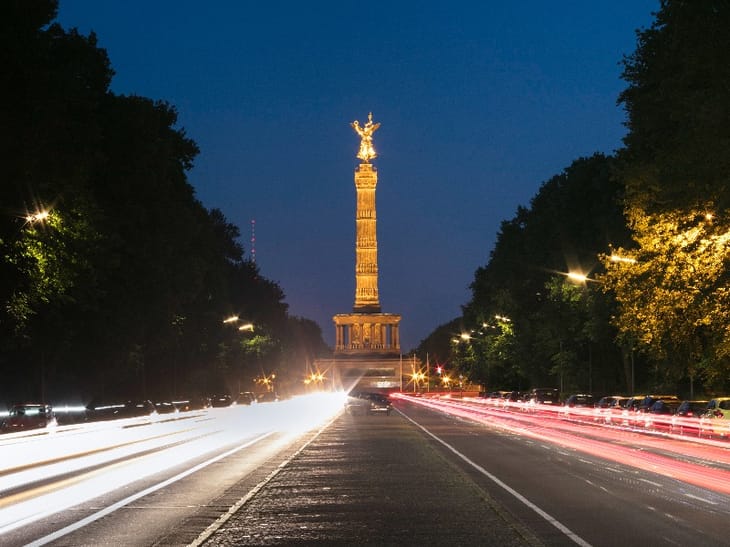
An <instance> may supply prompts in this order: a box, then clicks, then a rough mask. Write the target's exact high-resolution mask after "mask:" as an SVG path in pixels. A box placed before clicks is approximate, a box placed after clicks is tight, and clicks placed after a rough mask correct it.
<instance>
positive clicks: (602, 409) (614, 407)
mask: <svg viewBox="0 0 730 547" xmlns="http://www.w3.org/2000/svg"><path fill="white" fill-rule="evenodd" d="M630 398H631V397H628V396H626V395H608V396H606V397H601V398H600V399H599V400H598V402H597V403H596V406H595V407H594V409H593V419H594V420H595V421H597V422H603V423H606V424H611V423H621V413H622V412H623V409H624V405H625V404H626V403H627V402H628V400H629V399H630Z"/></svg>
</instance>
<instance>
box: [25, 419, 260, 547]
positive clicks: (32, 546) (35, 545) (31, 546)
mask: <svg viewBox="0 0 730 547" xmlns="http://www.w3.org/2000/svg"><path fill="white" fill-rule="evenodd" d="M274 433H275V431H269V432H267V433H264V434H263V435H260V436H258V437H256V438H255V439H252V440H250V441H248V442H246V443H244V444H242V445H239V446H237V447H235V448H232V449H231V450H228V451H227V452H224V453H223V454H219V455H218V456H216V457H214V458H211V459H210V460H206V461H204V462H201V463H199V464H198V465H196V466H194V467H191V468H190V469H187V470H185V471H183V472H182V473H178V474H177V475H175V476H174V477H170V478H169V479H167V480H164V481H162V482H160V483H157V484H154V485H152V486H150V487H148V488H145V489H144V490H141V491H140V492H137V493H136V494H132V495H131V496H128V497H126V498H124V499H123V500H120V501H118V502H116V503H114V504H112V505H110V506H108V507H105V508H104V509H102V510H100V511H97V512H96V513H93V514H91V515H89V516H88V517H86V518H83V519H81V520H79V521H77V522H74V523H73V524H69V525H68V526H66V527H65V528H61V529H60V530H57V531H55V532H53V533H52V534H48V535H47V536H44V537H42V538H39V539H37V540H35V541H33V542H31V543H28V545H27V546H26V547H40V546H41V545H45V544H47V543H50V542H52V541H55V540H57V539H59V538H62V537H63V536H66V535H68V534H70V533H71V532H75V531H76V530H79V529H81V528H83V527H84V526H87V525H89V524H91V523H92V522H94V521H96V520H99V519H100V518H102V517H105V516H106V515H109V514H111V513H113V512H114V511H116V510H118V509H121V508H122V507H124V506H125V505H128V504H130V503H132V502H133V501H137V500H138V499H140V498H143V497H144V496H146V495H148V494H151V493H152V492H156V491H157V490H160V489H162V488H165V487H166V486H169V485H171V484H173V483H175V482H177V481H179V480H181V479H184V478H185V477H187V476H189V475H192V474H193V473H196V472H198V471H200V470H201V469H204V468H205V467H208V466H209V465H211V464H213V463H216V462H217V461H220V460H222V459H223V458H227V457H228V456H230V455H232V454H235V453H236V452H238V451H240V450H243V449H244V448H248V447H249V446H251V445H254V444H256V443H258V442H259V441H262V440H264V439H265V438H266V437H269V436H271V435H273V434H274Z"/></svg>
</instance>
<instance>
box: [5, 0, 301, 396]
mask: <svg viewBox="0 0 730 547" xmlns="http://www.w3.org/2000/svg"><path fill="white" fill-rule="evenodd" d="M4 8H5V10H4V12H3V18H2V20H0V30H2V32H0V42H1V43H2V45H3V48H0V68H1V69H2V70H0V75H2V76H0V77H2V78H3V81H2V83H3V84H4V85H2V86H0V94H1V95H0V98H2V101H0V119H2V120H3V132H2V134H1V135H0V150H2V153H3V162H2V165H3V169H4V175H3V184H2V185H0V204H1V205H2V209H1V210H0V213H1V214H0V257H1V258H0V279H1V280H2V283H0V304H1V305H0V365H2V366H3V370H8V371H10V372H9V374H8V375H6V377H5V379H4V381H3V383H2V385H0V398H2V399H6V400H10V399H25V398H43V399H50V400H54V399H57V398H63V399H65V400H67V399H68V398H69V397H75V398H77V399H80V400H84V399H88V398H89V397H91V396H92V395H102V396H103V395H119V396H125V397H135V396H136V397H142V396H143V397H155V398H156V397H160V398H162V397H173V396H177V395H180V394H183V392H188V393H191V391H192V390H196V391H208V390H213V389H216V390H218V389H221V388H222V387H228V386H230V385H232V384H231V382H232V381H233V380H235V374H236V372H237V371H238V370H239V369H240V366H241V363H242V362H243V361H242V359H243V358H245V356H246V351H245V350H246V349H247V346H246V340H245V339H244V340H242V339H241V337H240V333H238V331H237V330H235V331H231V330H226V329H224V328H223V324H222V319H223V318H224V317H226V316H228V315H230V313H231V312H232V311H237V312H239V313H240V314H241V316H242V317H243V316H245V317H246V319H247V321H250V322H254V323H255V324H256V325H257V329H258V331H257V335H259V334H261V335H262V337H263V336H265V337H266V341H264V339H263V338H261V343H260V344H258V349H257V350H256V351H257V352H259V353H261V354H262V355H263V353H266V355H265V356H264V358H265V359H267V360H269V361H271V362H273V363H274V364H275V365H278V364H279V357H280V355H281V352H282V351H283V349H282V348H285V347H286V341H287V336H288V335H289V330H288V326H289V325H288V319H289V318H288V315H287V305H286V303H285V301H284V298H285V295H284V293H283V291H282V289H281V288H280V287H279V286H278V285H277V284H276V283H274V282H272V281H270V280H268V279H266V278H265V277H263V276H262V275H261V274H260V272H259V270H258V268H257V266H256V265H255V264H254V263H253V262H251V261H250V260H247V259H246V258H245V257H244V250H243V248H242V246H241V245H240V243H239V242H238V238H239V235H240V234H239V230H238V228H237V227H236V226H234V225H233V224H230V223H229V222H228V221H227V220H226V219H225V217H224V216H223V214H222V213H221V212H220V211H218V210H212V211H208V210H206V208H205V207H204V206H203V205H202V204H201V203H200V202H199V201H198V200H197V199H196V197H195V190H194V188H193V187H192V186H191V184H190V183H189V181H188V179H187V172H188V171H189V170H190V168H191V167H192V165H193V161H194V159H195V157H196V155H197V153H198V147H197V145H196V144H195V142H194V141H193V140H192V139H190V138H189V137H188V136H187V135H186V134H185V131H184V129H182V128H180V127H178V126H177V112H176V111H175V108H174V107H173V106H172V105H170V104H168V103H166V102H164V101H153V100H150V99H147V98H144V97H136V96H129V97H127V96H119V95H116V94H114V93H112V92H110V91H109V83H110V81H111V77H112V75H113V71H112V69H111V65H110V62H109V59H108V58H107V55H106V52H105V51H104V50H103V49H101V48H99V47H98V46H97V42H96V37H95V36H94V35H93V34H91V35H89V36H81V35H80V34H79V33H78V32H77V31H76V30H75V29H71V30H68V31H67V30H64V29H63V28H61V27H60V26H59V25H57V24H53V19H54V17H55V15H56V12H57V2H56V1H53V0H24V1H22V2H17V1H12V0H11V1H10V2H8V3H7V4H6V5H4ZM40 213H43V214H40ZM45 213H47V215H46V214H45ZM302 330H306V328H305V326H304V325H302ZM237 335H239V336H238V337H236V336H237ZM312 344H313V345H315V343H314V342H312ZM259 350H260V351H259ZM264 350H265V351H264ZM10 363H12V364H13V366H12V367H10V366H9V364H10ZM13 374H15V376H13Z"/></svg>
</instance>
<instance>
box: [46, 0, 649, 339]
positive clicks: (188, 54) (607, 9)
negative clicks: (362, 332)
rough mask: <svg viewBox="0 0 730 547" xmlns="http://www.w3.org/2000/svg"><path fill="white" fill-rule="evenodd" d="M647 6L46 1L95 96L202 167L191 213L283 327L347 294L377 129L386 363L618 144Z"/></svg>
mask: <svg viewBox="0 0 730 547" xmlns="http://www.w3.org/2000/svg"><path fill="white" fill-rule="evenodd" d="M657 9H658V0H602V1H591V2H586V1H585V0H565V1H561V2H548V1H545V0H523V1H522V2H501V1H500V2H497V1H490V0H482V1H474V2H428V1H421V2H393V1H388V2H354V1H353V2H350V1H341V2H316V1H312V2H293V1H292V2H286V1H279V2H277V1H274V2H253V1H251V2H249V1H243V0H241V1H233V0H229V1H223V0H221V1H214V2H200V1H199V0H195V1H193V0H153V1H149V0H124V1H121V0H118V1H112V0H105V1H99V0H60V10H59V19H58V22H60V23H61V25H62V26H63V27H64V28H67V29H68V28H71V27H76V28H78V29H79V31H80V32H81V33H83V34H88V33H89V32H90V31H92V30H93V31H94V32H96V34H97V37H98V40H99V46H100V47H103V48H105V49H106V50H107V52H108V54H109V58H110V60H111V64H112V67H113V68H114V70H115V71H116V76H115V77H114V79H113V81H112V91H114V92H115V93H118V94H124V95H141V96H144V97H149V98H151V99H156V100H157V99H159V100H164V101H167V102H169V103H170V104H172V105H174V106H175V107H176V109H177V111H178V113H179V124H178V125H179V127H180V128H183V129H184V130H185V132H186V134H187V135H188V136H189V137H190V138H192V139H193V140H194V141H195V142H197V144H198V146H199V147H200V149H201V153H200V155H199V157H198V158H197V160H196V162H195V167H194V169H193V170H192V171H191V172H190V173H189V180H190V182H191V184H192V185H193V186H194V187H195V189H196V193H197V196H198V198H199V199H200V200H201V202H202V203H203V204H204V205H205V206H206V207H208V208H213V207H217V208H220V209H221V210H222V211H223V212H224V214H225V215H226V217H227V218H228V220H229V221H230V222H232V223H234V224H236V225H237V226H239V228H240V229H241V242H242V244H243V245H244V248H245V249H246V254H247V255H249V253H250V251H251V235H252V230H251V221H252V220H253V219H255V239H256V242H255V258H256V263H257V264H258V265H259V267H260V270H261V273H262V274H263V275H264V276H265V277H267V278H269V279H271V280H273V281H276V282H277V283H279V285H280V286H281V287H282V289H283V290H284V292H285V294H286V302H287V303H288V304H289V306H290V313H292V314H294V315H298V316H302V317H307V318H309V319H313V320H315V321H316V322H317V323H318V324H319V325H320V326H321V328H322V331H323V334H324V336H325V339H326V340H327V341H328V343H330V344H332V343H333V339H334V327H333V323H332V316H333V315H334V314H336V313H349V312H350V311H351V310H352V306H353V302H354V288H355V274H354V262H355V250H354V236H355V220H354V213H355V188H354V182H353V171H354V170H355V168H356V167H357V164H358V163H359V160H357V158H356V157H355V155H356V154H357V151H358V145H359V137H358V136H357V135H356V134H355V132H354V130H353V129H352V128H351V127H350V123H351V122H352V121H354V120H359V121H360V123H364V122H365V121H367V115H368V113H369V112H372V113H373V120H374V121H375V122H380V123H381V127H380V129H379V130H378V131H377V132H376V133H375V136H374V143H375V148H376V150H377V152H378V158H377V159H376V160H375V161H374V163H375V166H376V168H377V169H378V189H377V215H378V247H379V267H380V283H379V288H380V303H381V306H382V309H383V312H387V313H399V314H402V316H403V320H402V323H401V340H402V347H403V349H404V351H407V350H410V349H413V348H415V346H416V345H418V343H419V342H420V341H421V340H422V339H423V338H425V337H426V336H427V335H428V334H429V333H430V332H431V331H432V330H433V329H434V328H436V327H437V326H438V325H440V324H443V323H445V322H447V321H450V320H451V319H453V318H455V317H457V316H459V315H460V314H461V306H462V305H463V304H465V303H466V302H467V301H468V300H469V298H470V295H471V293H470V290H469V284H470V283H471V282H472V281H473V279H474V272H475V270H476V269H477V268H478V267H479V266H483V265H484V264H486V263H487V262H488V260H489V253H490V251H491V250H492V248H493V246H494V242H495V239H496V236H497V232H498V229H499V225H500V223H501V222H502V221H503V220H507V219H511V218H512V217H513V216H514V214H515V211H516V209H517V206H518V205H524V206H528V205H529V202H530V199H531V198H532V197H533V196H534V195H535V193H536V192H537V191H538V189H539V187H540V185H541V184H542V183H543V182H545V181H546V180H548V179H549V178H551V177H552V176H554V175H557V174H559V173H560V172H561V171H562V170H563V169H564V168H565V167H567V166H568V165H570V163H571V162H572V161H573V160H575V159H577V158H579V157H582V156H589V155H591V154H593V153H594V152H604V153H607V154H610V153H612V152H613V151H614V150H616V149H617V148H618V147H620V145H621V138H622V137H623V135H624V134H625V128H624V126H623V122H624V119H625V115H624V112H623V110H622V109H621V108H620V107H619V106H617V104H616V99H617V97H618V94H619V93H620V92H621V90H622V89H624V87H625V83H624V82H623V81H622V80H621V79H620V74H621V66H620V61H621V59H622V57H623V55H626V54H631V53H632V52H633V51H634V49H635V47H636V33H635V31H636V30H637V29H640V28H646V27H648V26H650V25H651V22H652V20H653V17H652V12H654V11H656V10H657Z"/></svg>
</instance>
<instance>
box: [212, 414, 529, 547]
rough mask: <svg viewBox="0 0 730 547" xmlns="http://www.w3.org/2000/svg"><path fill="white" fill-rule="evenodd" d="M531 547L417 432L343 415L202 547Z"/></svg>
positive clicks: (383, 420) (393, 422) (388, 421)
mask: <svg viewBox="0 0 730 547" xmlns="http://www.w3.org/2000/svg"><path fill="white" fill-rule="evenodd" d="M315 544H316V545H449V546H456V545H465V546H468V545H500V546H506V547H511V546H517V545H528V544H534V543H531V542H529V541H528V540H527V539H526V538H525V537H523V536H522V535H520V534H519V533H518V531H517V530H516V529H515V528H514V527H513V526H512V525H511V524H510V523H509V522H508V521H507V520H506V519H504V518H502V516H500V514H499V508H498V507H496V505H495V503H494V502H493V501H492V500H491V499H490V498H489V497H488V495H487V494H486V493H485V492H484V491H482V490H481V489H479V488H478V487H477V486H476V485H475V484H474V483H472V482H471V481H470V480H469V479H468V478H467V477H466V476H465V475H463V474H462V473H461V472H460V471H459V470H458V469H456V468H455V467H453V466H452V465H451V464H450V463H448V462H447V461H446V460H445V459H444V458H443V457H442V456H441V455H440V454H439V453H438V452H437V451H436V450H435V449H434V448H433V447H432V446H431V445H430V444H429V442H428V441H427V440H426V439H425V437H424V436H423V435H422V433H421V432H419V431H418V430H417V429H416V428H415V427H413V426H412V425H411V424H410V423H409V422H408V421H407V420H405V419H404V418H403V417H402V416H400V415H399V414H398V413H397V412H394V413H393V414H391V415H390V416H385V415H378V416H350V415H348V414H343V415H341V416H340V417H339V418H337V420H336V421H335V422H334V423H333V424H332V425H331V426H330V427H329V428H327V429H326V430H325V431H323V432H322V433H321V434H320V435H319V436H318V437H317V438H316V439H315V440H314V441H313V442H312V443H310V444H309V445H308V446H307V447H306V448H305V449H304V450H303V451H302V452H300V453H299V454H298V455H297V456H296V457H295V458H294V459H293V460H292V461H291V462H290V463H289V464H288V465H287V466H286V467H284V468H283V469H282V470H281V471H280V472H279V473H278V474H276V476H274V477H273V479H272V480H270V481H269V482H268V483H267V484H266V485H265V486H264V487H263V488H262V489H261V490H260V491H259V492H258V493H257V494H256V495H254V496H253V497H251V498H250V499H249V500H248V501H247V502H246V503H245V504H244V505H243V506H242V507H241V508H240V509H239V510H238V511H237V512H236V513H235V514H234V515H233V516H232V517H231V518H230V519H229V520H228V521H226V522H225V524H224V525H223V526H222V527H221V528H220V529H218V530H217V531H216V532H214V533H213V534H212V535H211V536H210V537H209V538H208V539H207V541H206V542H205V543H204V545H208V546H210V545H216V546H228V545H231V546H232V545H315Z"/></svg>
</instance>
